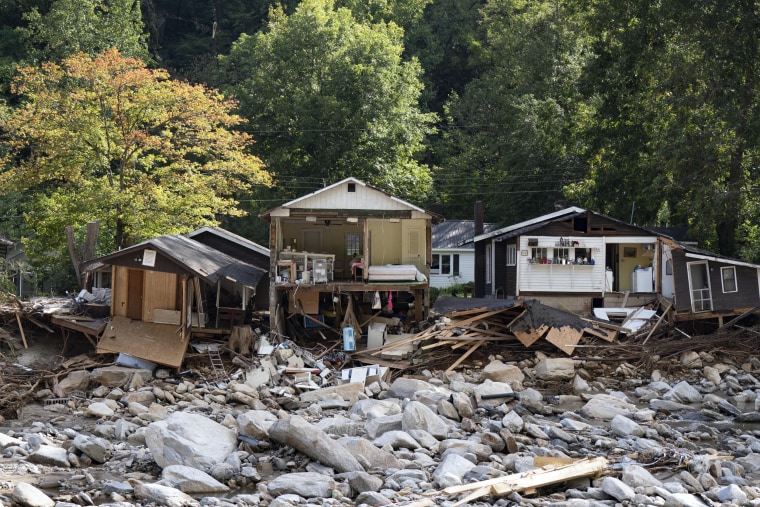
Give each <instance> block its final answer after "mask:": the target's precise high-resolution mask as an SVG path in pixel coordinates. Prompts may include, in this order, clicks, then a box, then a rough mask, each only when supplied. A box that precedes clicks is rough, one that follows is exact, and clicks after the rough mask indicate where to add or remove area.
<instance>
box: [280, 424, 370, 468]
mask: <svg viewBox="0 0 760 507" xmlns="http://www.w3.org/2000/svg"><path fill="white" fill-rule="evenodd" d="M269 437H270V438H271V439H272V440H274V441H275V442H279V443H281V444H285V445H289V446H290V447H292V448H294V449H296V450H298V451H301V452H302V453H304V454H305V455H307V456H308V457H310V458H312V459H313V460H315V461H318V462H320V463H322V464H323V465H327V466H331V467H333V468H334V469H335V470H338V471H339V472H355V471H359V472H361V471H364V468H363V467H362V466H361V465H360V464H359V462H358V461H357V460H356V458H354V457H353V455H352V454H351V453H350V452H348V450H346V448H344V447H343V446H341V445H340V444H338V443H337V442H336V441H335V440H332V439H331V438H330V437H329V436H328V435H327V434H326V433H325V432H324V431H321V430H319V429H317V428H316V427H315V426H314V425H312V424H309V423H308V422H307V421H306V420H305V419H303V418H302V417H300V416H297V415H293V416H291V417H289V418H287V419H280V420H278V421H277V422H276V423H274V424H273V425H272V427H271V428H269Z"/></svg>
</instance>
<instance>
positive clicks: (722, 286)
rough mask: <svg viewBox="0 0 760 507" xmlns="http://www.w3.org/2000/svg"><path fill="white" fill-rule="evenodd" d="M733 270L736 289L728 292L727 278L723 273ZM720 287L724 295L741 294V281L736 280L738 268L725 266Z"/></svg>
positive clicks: (721, 272) (722, 270)
mask: <svg viewBox="0 0 760 507" xmlns="http://www.w3.org/2000/svg"><path fill="white" fill-rule="evenodd" d="M728 270H731V272H732V273H733V282H734V288H733V290H726V277H725V276H724V274H723V273H725V272H726V271H728ZM720 285H721V288H722V289H723V293H724V294H728V293H731V292H739V281H738V280H737V279H736V266H725V267H722V268H720Z"/></svg>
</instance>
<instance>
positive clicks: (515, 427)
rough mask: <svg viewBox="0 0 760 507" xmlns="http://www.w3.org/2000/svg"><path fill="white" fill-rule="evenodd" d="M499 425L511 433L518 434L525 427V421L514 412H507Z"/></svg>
mask: <svg viewBox="0 0 760 507" xmlns="http://www.w3.org/2000/svg"><path fill="white" fill-rule="evenodd" d="M501 425H502V426H503V427H504V428H506V429H508V430H509V431H511V432H512V433H520V432H521V431H522V430H523V428H524V427H525V421H523V418H522V417H520V414H518V413H517V412H515V411H514V410H512V411H510V412H507V413H506V414H505V415H504V417H503V418H502V419H501Z"/></svg>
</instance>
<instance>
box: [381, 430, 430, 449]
mask: <svg viewBox="0 0 760 507" xmlns="http://www.w3.org/2000/svg"><path fill="white" fill-rule="evenodd" d="M372 443H373V444H374V445H376V446H378V447H385V446H386V445H389V446H391V447H392V448H393V449H412V450H414V449H419V448H420V447H422V446H421V445H420V443H419V442H417V441H416V440H415V439H414V438H413V437H412V436H411V435H410V434H409V433H407V432H406V431H401V430H398V431H386V432H385V433H383V434H382V435H380V436H379V437H377V438H376V439H374V440H373V441H372Z"/></svg>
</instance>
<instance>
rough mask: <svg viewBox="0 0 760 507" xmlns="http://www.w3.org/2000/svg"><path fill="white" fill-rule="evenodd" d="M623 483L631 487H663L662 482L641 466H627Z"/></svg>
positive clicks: (624, 470) (624, 468)
mask: <svg viewBox="0 0 760 507" xmlns="http://www.w3.org/2000/svg"><path fill="white" fill-rule="evenodd" d="M622 481H623V482H624V483H626V484H628V485H629V486H630V487H632V488H634V489H636V488H638V487H662V485H663V484H662V482H660V480H659V479H656V478H655V477H654V476H653V475H652V474H651V473H649V471H648V470H647V469H645V468H644V467H641V466H639V465H625V466H624V467H623V475H622Z"/></svg>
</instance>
